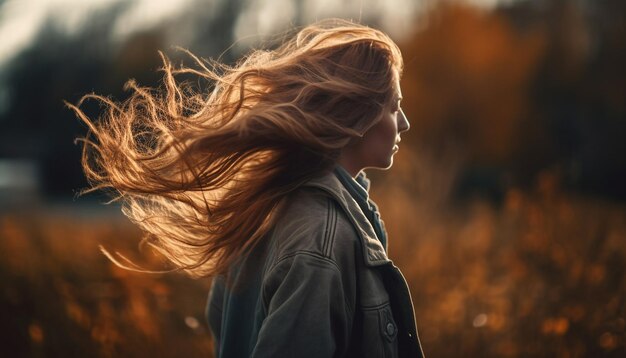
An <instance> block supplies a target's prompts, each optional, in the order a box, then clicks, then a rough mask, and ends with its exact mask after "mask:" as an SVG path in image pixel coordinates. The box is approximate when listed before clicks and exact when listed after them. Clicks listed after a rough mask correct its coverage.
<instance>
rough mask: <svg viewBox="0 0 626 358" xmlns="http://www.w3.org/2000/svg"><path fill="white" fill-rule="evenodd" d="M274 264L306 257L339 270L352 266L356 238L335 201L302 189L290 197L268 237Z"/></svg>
mask: <svg viewBox="0 0 626 358" xmlns="http://www.w3.org/2000/svg"><path fill="white" fill-rule="evenodd" d="M271 241H272V246H273V247H274V249H273V250H272V251H274V254H273V255H272V256H273V261H274V262H278V261H281V260H283V259H287V258H289V257H294V256H296V255H308V256H313V257H316V258H318V259H319V260H322V261H328V262H330V263H332V264H335V265H337V266H338V268H339V269H340V270H341V269H343V268H345V266H352V267H354V266H353V265H354V260H355V259H356V257H357V250H358V236H357V232H356V229H355V227H354V226H353V225H352V223H351V221H350V219H349V218H348V216H347V215H346V213H345V212H344V211H343V209H342V208H341V206H340V205H339V204H338V203H337V201H336V200H335V199H334V198H333V197H331V196H330V195H328V194H327V193H325V192H324V191H323V190H319V189H317V188H312V187H303V188H300V189H299V190H297V191H296V192H295V193H294V194H292V195H291V196H290V197H289V198H288V201H287V203H286V206H285V207H284V209H283V211H282V213H281V215H280V217H278V218H277V220H276V222H275V224H274V228H273V230H272V235H271Z"/></svg>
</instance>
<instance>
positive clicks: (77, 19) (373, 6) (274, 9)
mask: <svg viewBox="0 0 626 358" xmlns="http://www.w3.org/2000/svg"><path fill="white" fill-rule="evenodd" d="M122 1H123V0H5V1H4V2H0V39H2V46H0V69H2V67H3V66H4V65H5V64H6V63H7V62H8V61H10V59H11V58H13V57H14V56H15V55H16V54H18V53H19V52H20V51H21V50H23V49H25V48H27V47H28V45H29V44H30V43H31V42H32V41H33V39H34V38H35V36H36V34H37V33H38V31H39V30H40V29H41V27H42V26H43V25H44V23H45V21H46V20H47V19H48V18H49V17H50V16H54V17H55V18H56V20H57V25H58V26H60V27H61V29H63V30H64V31H66V33H68V34H72V33H75V32H76V31H80V29H81V26H82V25H83V24H85V22H87V21H89V19H90V16H91V14H92V13H93V12H94V11H96V10H101V9H105V8H107V7H109V6H112V5H114V4H116V3H120V2H122ZM218 1H227V0H176V1H173V0H129V3H130V6H129V7H128V8H127V9H126V11H125V12H124V13H123V14H122V15H121V16H120V17H119V18H118V19H117V23H116V26H115V28H114V31H113V34H111V35H112V36H114V37H124V36H125V35H128V34H130V33H133V32H135V31H138V30H144V29H149V28H150V27H153V26H155V25H157V24H159V23H161V22H163V21H166V20H168V19H172V18H175V17H176V16H178V15H180V14H181V13H182V12H183V11H185V10H186V8H187V7H188V6H190V5H191V4H193V3H207V4H212V3H215V2H218ZM437 1H438V0H418V1H415V0H385V1H380V0H304V1H302V3H303V7H304V14H305V18H304V19H303V20H305V22H311V21H314V20H315V19H321V18H324V17H330V16H332V17H357V16H363V17H367V16H368V15H371V14H376V15H377V16H380V18H381V24H382V27H383V28H384V29H385V28H386V29H385V30H387V31H388V32H389V33H390V35H392V36H395V37H401V36H402V34H403V33H406V32H408V31H409V30H410V29H411V26H412V25H413V24H414V23H415V21H414V19H415V17H416V15H417V14H419V12H420V11H424V10H425V9H427V8H429V7H430V6H432V4H434V3H436V2H437ZM459 1H464V2H469V3H473V4H475V5H477V6H479V7H483V8H487V9H488V8H491V7H494V6H496V5H497V4H499V3H503V2H506V3H508V2H511V1H514V0H459ZM295 14H296V7H295V5H294V1H293V0H250V1H249V2H248V6H247V8H246V9H245V11H244V12H243V13H242V14H241V15H240V17H239V19H238V22H237V26H236V29H235V36H236V39H237V41H238V42H239V43H240V45H247V41H246V39H251V38H253V37H254V36H259V35H261V36H262V35H267V34H270V33H272V32H273V31H276V29H282V28H285V27H287V26H288V25H289V24H290V23H291V22H293V17H294V16H295ZM357 19H358V18H357Z"/></svg>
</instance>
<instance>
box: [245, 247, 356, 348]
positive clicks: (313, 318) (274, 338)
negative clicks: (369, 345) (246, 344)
mask: <svg viewBox="0 0 626 358" xmlns="http://www.w3.org/2000/svg"><path fill="white" fill-rule="evenodd" d="M344 291H345V290H344V286H343V284H342V272H341V271H340V269H339V268H338V266H337V265H336V264H335V263H334V262H333V261H332V260H330V259H328V258H325V257H322V256H319V255H316V254H313V253H308V252H305V253H302V252H301V253H298V254H295V255H293V256H291V257H288V258H285V259H283V260H282V261H280V262H279V263H278V264H277V265H276V266H274V267H273V268H272V269H271V270H270V272H269V273H268V275H267V276H266V279H265V281H264V288H263V303H264V307H265V308H266V313H267V314H266V318H265V320H264V321H263V323H262V325H261V328H260V331H259V335H258V339H257V343H256V345H255V347H254V352H253V354H252V356H253V357H257V358H260V357H334V356H341V355H343V353H344V352H345V351H346V349H347V346H348V343H349V337H350V331H351V326H352V310H351V308H350V307H349V306H350V305H349V304H348V303H347V301H346V299H347V298H348V297H346V296H347V295H346V292H344Z"/></svg>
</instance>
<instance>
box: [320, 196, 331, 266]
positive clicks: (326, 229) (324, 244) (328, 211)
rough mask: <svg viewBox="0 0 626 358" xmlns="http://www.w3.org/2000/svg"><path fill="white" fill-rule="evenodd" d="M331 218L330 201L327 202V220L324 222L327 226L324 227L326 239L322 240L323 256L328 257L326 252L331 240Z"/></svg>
mask: <svg viewBox="0 0 626 358" xmlns="http://www.w3.org/2000/svg"><path fill="white" fill-rule="evenodd" d="M330 217H331V213H330V201H329V200H326V220H325V221H324V222H325V224H326V225H324V239H323V240H322V254H323V255H324V256H326V257H328V255H327V254H326V251H327V250H328V241H329V238H330V231H331V225H330Z"/></svg>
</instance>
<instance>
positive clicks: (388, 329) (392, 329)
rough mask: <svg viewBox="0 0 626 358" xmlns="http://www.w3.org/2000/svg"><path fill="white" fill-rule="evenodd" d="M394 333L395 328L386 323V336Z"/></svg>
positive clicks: (391, 324)
mask: <svg viewBox="0 0 626 358" xmlns="http://www.w3.org/2000/svg"><path fill="white" fill-rule="evenodd" d="M394 333H396V327H395V326H394V325H393V323H391V322H389V323H387V334H388V335H390V336H393V334H394Z"/></svg>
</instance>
